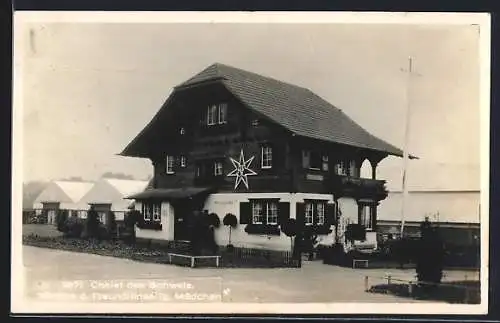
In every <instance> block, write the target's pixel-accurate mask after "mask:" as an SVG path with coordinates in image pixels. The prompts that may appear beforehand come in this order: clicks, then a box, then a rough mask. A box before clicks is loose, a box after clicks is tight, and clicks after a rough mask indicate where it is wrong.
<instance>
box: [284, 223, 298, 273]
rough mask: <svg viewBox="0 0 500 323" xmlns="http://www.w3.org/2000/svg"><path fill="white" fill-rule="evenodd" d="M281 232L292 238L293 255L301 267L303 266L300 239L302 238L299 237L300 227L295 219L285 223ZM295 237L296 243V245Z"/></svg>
mask: <svg viewBox="0 0 500 323" xmlns="http://www.w3.org/2000/svg"><path fill="white" fill-rule="evenodd" d="M281 231H283V233H284V234H285V235H286V236H287V237H290V245H291V249H292V253H293V256H294V258H295V259H297V260H298V261H299V265H300V264H301V260H302V259H301V246H300V239H301V237H300V236H299V235H298V233H299V226H298V223H297V220H295V219H287V220H286V221H285V222H284V223H282V224H281ZM294 237H295V243H294Z"/></svg>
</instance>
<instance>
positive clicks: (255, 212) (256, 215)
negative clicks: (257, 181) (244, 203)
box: [252, 202, 264, 224]
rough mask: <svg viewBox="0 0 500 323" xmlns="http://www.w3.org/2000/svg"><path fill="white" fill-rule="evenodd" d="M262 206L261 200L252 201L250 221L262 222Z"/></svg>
mask: <svg viewBox="0 0 500 323" xmlns="http://www.w3.org/2000/svg"><path fill="white" fill-rule="evenodd" d="M263 217H264V207H263V203H262V202H252V223H254V224H262V223H263V222H262V219H263Z"/></svg>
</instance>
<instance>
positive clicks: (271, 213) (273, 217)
mask: <svg viewBox="0 0 500 323" xmlns="http://www.w3.org/2000/svg"><path fill="white" fill-rule="evenodd" d="M265 204H266V222H267V224H271V225H277V224H278V212H279V211H278V203H276V202H267V203H265Z"/></svg>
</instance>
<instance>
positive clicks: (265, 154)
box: [260, 145, 273, 169]
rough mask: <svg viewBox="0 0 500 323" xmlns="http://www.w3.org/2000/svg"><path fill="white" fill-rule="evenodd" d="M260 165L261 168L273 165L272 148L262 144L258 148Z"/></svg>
mask: <svg viewBox="0 0 500 323" xmlns="http://www.w3.org/2000/svg"><path fill="white" fill-rule="evenodd" d="M260 151H261V153H260V155H261V158H260V167H261V168H263V169H269V168H272V167H273V148H272V147H270V146H267V145H263V146H262V147H261V149H260Z"/></svg>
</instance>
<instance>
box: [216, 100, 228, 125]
mask: <svg viewBox="0 0 500 323" xmlns="http://www.w3.org/2000/svg"><path fill="white" fill-rule="evenodd" d="M217 112H218V113H217V114H218V118H217V121H218V122H219V124H226V123H227V104H226V103H221V104H219V106H218V109H217Z"/></svg>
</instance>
